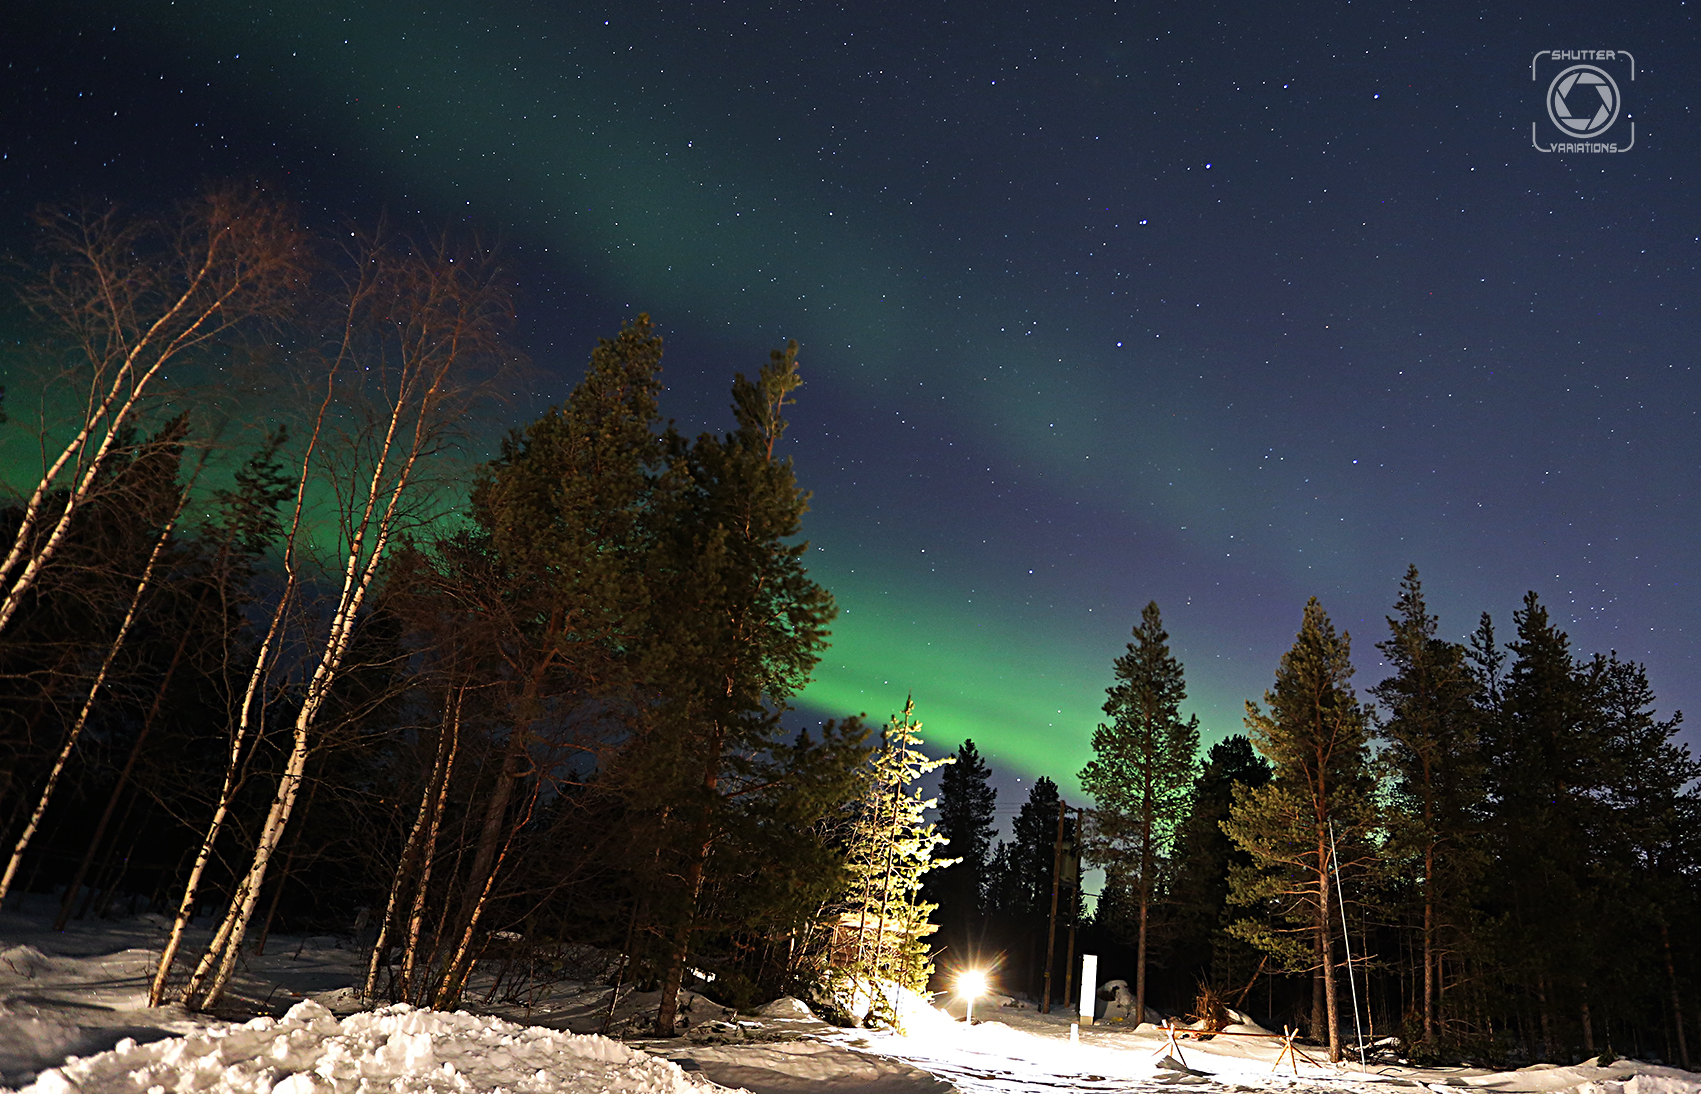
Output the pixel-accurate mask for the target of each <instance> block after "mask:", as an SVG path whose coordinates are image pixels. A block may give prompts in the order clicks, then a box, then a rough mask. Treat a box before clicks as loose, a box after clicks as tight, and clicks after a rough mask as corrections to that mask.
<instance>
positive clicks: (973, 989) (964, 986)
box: [957, 969, 986, 1026]
mask: <svg viewBox="0 0 1701 1094" xmlns="http://www.w3.org/2000/svg"><path fill="white" fill-rule="evenodd" d="M957 993H958V994H959V995H964V996H967V997H968V1000H969V1009H968V1012H967V1013H966V1014H965V1015H964V1016H963V1021H964V1022H967V1023H968V1024H969V1025H971V1026H972V1025H974V1021H975V996H977V995H985V994H986V973H984V972H981V971H980V970H978V969H971V970H969V971H968V972H963V973H959V974H957Z"/></svg>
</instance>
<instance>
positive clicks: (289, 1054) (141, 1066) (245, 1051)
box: [24, 1000, 1652, 1094]
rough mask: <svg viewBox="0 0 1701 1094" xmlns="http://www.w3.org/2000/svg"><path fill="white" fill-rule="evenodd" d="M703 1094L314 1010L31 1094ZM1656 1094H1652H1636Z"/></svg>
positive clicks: (514, 1036)
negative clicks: (374, 1093) (602, 1093)
mask: <svg viewBox="0 0 1701 1094" xmlns="http://www.w3.org/2000/svg"><path fill="white" fill-rule="evenodd" d="M498 1090H501V1091H505V1092H507V1094H601V1092H604V1091H608V1092H616V1094H701V1091H702V1087H701V1086H700V1085H699V1084H698V1083H696V1082H694V1081H693V1080H692V1079H690V1078H689V1077H688V1076H687V1075H686V1073H685V1072H684V1071H682V1070H680V1068H679V1066H678V1065H677V1064H673V1063H670V1062H668V1061H666V1060H662V1059H659V1058H657V1057H654V1056H651V1055H649V1054H648V1053H644V1052H639V1051H637V1050H635V1049H630V1048H627V1047H626V1046H625V1045H623V1044H621V1043H620V1042H618V1041H611V1040H609V1039H608V1038H606V1037H598V1036H596V1035H594V1034H583V1035H581V1034H573V1033H560V1032H557V1031H555V1030H550V1029H542V1028H540V1027H537V1026H518V1025H514V1024H513V1023H511V1022H504V1021H502V1020H501V1019H500V1018H481V1017H478V1016H475V1015H471V1014H467V1013H465V1012H464V1011H461V1012H456V1013H453V1014H447V1013H442V1012H438V1011H430V1010H415V1009H413V1008H411V1007H409V1006H407V1005H406V1004H397V1005H395V1006H391V1007H385V1008H384V1009H382V1010H377V1011H371V1012H367V1013H362V1014H355V1015H351V1016H350V1017H348V1018H345V1019H343V1020H341V1021H338V1020H337V1018H336V1017H334V1016H333V1015H332V1014H331V1012H330V1011H328V1010H326V1009H325V1008H324V1007H323V1006H321V1005H320V1004H318V1003H315V1002H313V1001H311V1000H308V1001H305V1002H302V1003H297V1004H296V1005H295V1006H294V1007H292V1008H290V1011H289V1013H288V1014H286V1015H284V1017H283V1018H281V1019H275V1018H256V1019H255V1020H253V1021H252V1022H248V1023H245V1024H243V1025H233V1026H221V1027H214V1028H210V1029H207V1030H204V1031H201V1032H198V1033H194V1034H191V1035H189V1036H187V1037H173V1038H170V1039H168V1040H164V1041H156V1042H154V1043H153V1044H149V1045H138V1044H136V1043H135V1042H134V1041H133V1040H130V1039H129V1038H126V1039H125V1040H123V1041H120V1042H119V1043H118V1046H117V1047H116V1048H114V1049H113V1050H112V1051H110V1052H103V1053H101V1054H99V1055H98V1056H90V1057H88V1058H86V1059H75V1058H73V1059H71V1060H68V1061H66V1063H65V1064H63V1065H62V1066H60V1067H56V1068H51V1069H49V1070H47V1071H44V1072H42V1074H41V1075H40V1077H38V1078H37V1079H36V1081H35V1082H34V1083H33V1084H31V1085H30V1086H27V1087H25V1088H24V1094H343V1092H347V1094H364V1092H376V1091H386V1092H388V1094H485V1092H492V1094H493V1092H495V1091H498ZM1638 1094H1652V1092H1638Z"/></svg>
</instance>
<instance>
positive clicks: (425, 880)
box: [402, 688, 466, 1000]
mask: <svg viewBox="0 0 1701 1094" xmlns="http://www.w3.org/2000/svg"><path fill="white" fill-rule="evenodd" d="M465 694H466V690H465V689H464V688H463V689H462V690H461V691H460V692H459V693H458V694H456V696H455V721H454V725H453V729H454V738H453V742H452V744H451V749H450V752H449V762H448V764H447V766H445V768H444V771H443V782H442V784H441V785H440V786H439V787H438V790H437V805H436V808H435V809H433V810H432V812H431V827H430V828H429V829H428V830H427V832H426V834H425V846H424V848H423V849H422V850H421V852H420V860H419V885H418V887H417V888H415V889H414V893H413V907H412V908H411V909H410V910H409V912H408V933H407V941H406V942H405V943H403V948H402V998H403V999H404V1000H405V999H411V998H412V997H413V994H412V993H413V974H414V966H415V965H416V964H417V963H418V961H419V935H420V931H421V929H422V928H423V926H424V924H425V898H426V892H427V891H428V890H429V889H430V887H431V862H432V860H433V859H434V858H435V857H436V855H437V833H438V831H439V830H440V829H441V828H442V826H443V810H444V809H445V808H446V807H447V806H448V804H449V777H450V776H451V775H452V774H454V770H455V759H456V757H457V756H458V755H459V754H460V744H461V699H462V698H463V697H464V695H465Z"/></svg>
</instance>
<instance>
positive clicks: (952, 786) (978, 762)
mask: <svg viewBox="0 0 1701 1094" xmlns="http://www.w3.org/2000/svg"><path fill="white" fill-rule="evenodd" d="M955 760H956V762H955V763H953V764H951V765H950V766H948V767H946V768H945V770H944V771H943V772H942V773H941V774H940V777H939V834H940V835H941V836H943V837H944V839H945V843H944V844H943V845H941V846H940V847H939V849H938V850H937V851H936V852H935V853H936V854H937V855H939V856H940V857H941V858H948V859H949V860H950V861H949V864H948V865H942V866H941V867H940V868H939V869H937V870H935V871H934V872H933V873H931V874H929V875H928V876H927V882H926V891H927V898H928V899H929V900H932V901H934V902H935V903H937V904H938V905H939V921H940V923H941V925H942V929H941V933H942V934H943V935H944V938H945V944H946V948H947V949H949V950H952V951H953V952H954V953H956V954H958V955H959V956H960V957H961V958H962V959H965V960H968V959H970V958H971V956H972V950H973V949H974V946H975V941H976V939H975V934H976V932H975V929H974V928H975V927H976V925H978V924H980V923H981V911H982V908H983V901H982V891H983V890H984V889H985V887H986V879H987V870H988V868H989V865H990V864H989V861H988V856H989V855H990V853H991V848H992V833H993V808H994V806H995V804H996V802H997V800H998V791H997V790H995V789H994V788H993V786H992V785H991V782H990V781H989V780H990V779H991V777H992V772H991V771H990V770H989V769H988V768H987V766H986V761H985V760H983V759H982V758H981V755H980V752H979V751H977V750H976V748H975V743H974V741H972V740H967V741H964V742H963V745H962V747H961V748H959V749H958V750H957V752H956V755H955ZM971 963H972V962H971Z"/></svg>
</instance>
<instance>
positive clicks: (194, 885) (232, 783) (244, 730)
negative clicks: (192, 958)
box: [148, 355, 342, 1007]
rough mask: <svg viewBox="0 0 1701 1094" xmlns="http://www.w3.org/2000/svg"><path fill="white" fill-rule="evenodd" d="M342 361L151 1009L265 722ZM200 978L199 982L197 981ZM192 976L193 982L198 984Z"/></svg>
mask: <svg viewBox="0 0 1701 1094" xmlns="http://www.w3.org/2000/svg"><path fill="white" fill-rule="evenodd" d="M341 360H342V357H341V355H339V356H338V358H337V360H336V361H335V362H333V364H332V367H331V369H330V370H329V373H328V375H327V377H326V384H325V397H324V399H323V400H322V401H321V402H320V404H319V412H318V415H317V417H316V418H315V419H314V422H313V432H312V434H311V435H309V437H308V438H307V447H306V450H305V451H304V452H303V453H302V456H301V474H300V476H299V477H298V478H297V480H296V488H295V505H294V508H293V509H292V510H291V513H290V522H289V535H288V536H287V537H286V538H285V540H284V552H283V561H284V573H285V578H284V588H283V592H282V593H281V594H280V595H279V597H278V602H277V604H276V606H274V607H273V609H272V618H271V622H270V623H268V624H267V626H266V636H265V638H263V639H262V640H261V641H260V649H259V651H258V653H257V654H256V655H255V658H254V664H253V666H252V667H251V668H250V669H249V671H248V682H247V684H246V685H245V686H244V688H243V692H242V705H241V707H240V708H238V710H237V714H236V732H235V733H233V734H232V735H231V739H230V757H229V759H228V760H227V761H226V763H225V770H224V784H223V785H222V786H221V787H220V788H219V796H218V800H217V802H216V803H215V804H214V806H213V817H212V820H211V821H210V822H209V823H208V825H207V831H206V834H205V835H203V836H202V837H201V846H200V848H199V849H198V850H197V851H196V852H195V865H194V866H193V867H192V868H191V869H190V871H189V880H188V881H187V882H185V883H184V886H183V899H182V900H180V901H179V902H178V905H177V916H176V917H175V918H174V919H173V920H172V923H171V934H170V935H169V936H167V938H166V942H165V950H164V951H163V952H162V953H161V954H160V959H159V966H158V968H157V969H155V971H154V979H153V983H152V984H151V985H150V986H149V988H148V1006H150V1007H157V1006H159V1005H160V1004H161V1003H163V1002H164V1001H165V989H166V982H167V981H168V980H169V979H170V978H171V966H172V965H173V963H175V962H176V960H177V953H178V951H179V950H180V949H181V948H182V946H183V932H184V931H185V930H187V929H188V926H189V921H190V920H191V919H193V918H194V917H195V901H196V900H197V899H199V897H200V891H201V878H202V877H203V876H204V875H205V874H206V870H207V863H208V862H210V861H211V860H212V857H213V848H214V846H215V845H216V844H217V843H218V839H219V836H220V834H221V833H222V832H223V831H224V822H225V821H226V819H228V818H229V816H230V805H231V801H232V800H233V799H234V797H235V795H236V784H237V782H238V780H239V776H240V774H241V771H242V757H243V754H244V752H245V751H246V749H247V747H248V739H249V736H250V734H251V733H252V732H253V730H254V727H255V724H256V723H257V722H258V721H260V720H261V719H259V718H256V717H255V714H254V709H255V708H254V696H255V694H256V693H257V692H258V691H259V690H260V687H261V685H262V684H263V683H264V682H265V679H266V676H267V673H268V672H269V665H270V663H271V659H272V650H273V647H274V646H276V645H277V644H279V642H280V641H281V635H282V633H283V627H284V620H285V619H286V618H287V616H288V614H289V608H290V605H291V603H292V602H293V600H294V596H295V590H296V587H297V585H298V584H299V578H298V567H297V564H296V553H295V548H296V544H297V542H298V541H299V538H300V535H301V521H302V510H303V509H304V508H305V507H306V504H307V487H308V485H309V483H310V482H311V478H312V466H313V455H314V452H315V450H316V449H317V447H318V444H319V438H320V437H321V436H322V435H323V433H324V429H325V418H326V415H327V414H328V413H329V411H330V409H331V404H332V401H333V399H334V397H335V391H336V378H337V365H338V364H340V363H341ZM224 937H225V932H224V931H223V930H222V928H221V931H220V934H219V935H218V936H216V937H215V938H214V940H213V942H212V943H210V944H209V945H208V952H209V953H211V952H213V951H216V950H217V949H218V948H220V946H221V944H222V943H221V941H220V940H221V939H222V938H224ZM197 974H198V976H204V975H205V972H204V970H202V969H200V968H199V966H198V967H197ZM198 976H197V978H198ZM197 978H192V981H191V982H194V979H197Z"/></svg>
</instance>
